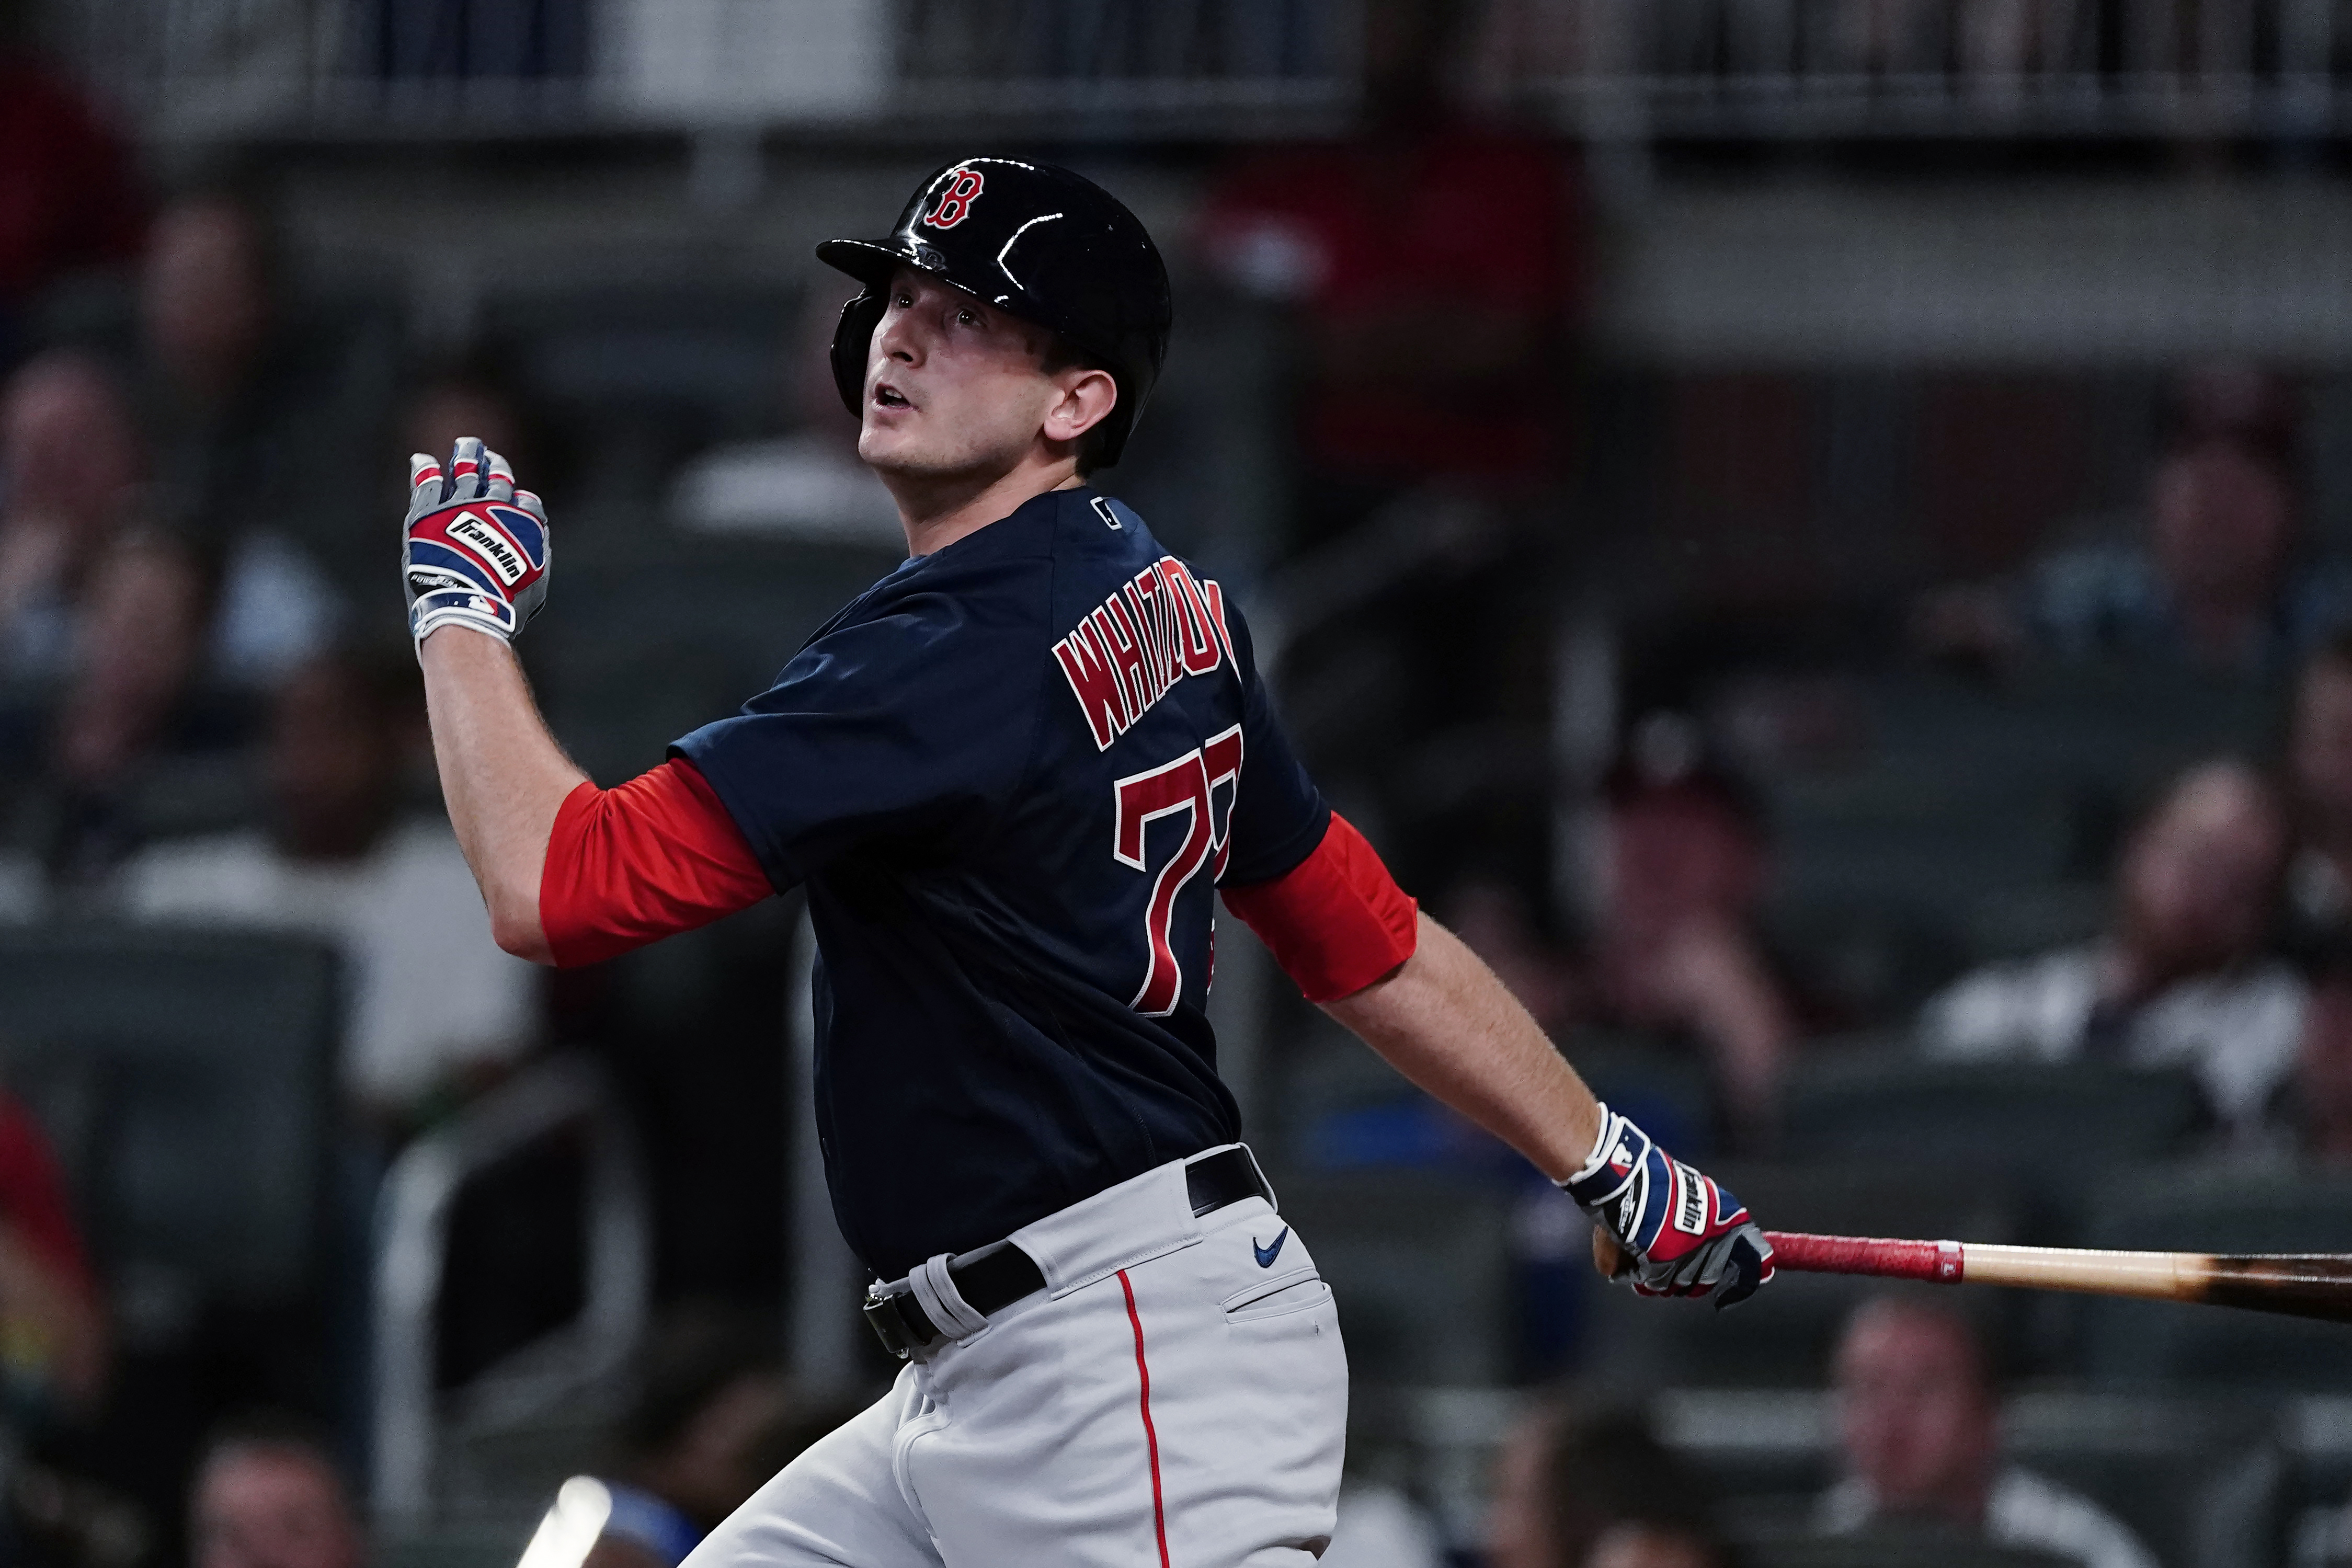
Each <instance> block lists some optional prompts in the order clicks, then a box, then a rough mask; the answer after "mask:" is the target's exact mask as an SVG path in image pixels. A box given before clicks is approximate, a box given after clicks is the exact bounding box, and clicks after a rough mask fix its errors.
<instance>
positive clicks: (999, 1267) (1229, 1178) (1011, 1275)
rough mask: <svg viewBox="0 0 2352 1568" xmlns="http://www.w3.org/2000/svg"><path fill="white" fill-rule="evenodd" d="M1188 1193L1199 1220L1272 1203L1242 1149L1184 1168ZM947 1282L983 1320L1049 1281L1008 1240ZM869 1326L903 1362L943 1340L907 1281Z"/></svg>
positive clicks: (952, 1269) (873, 1304)
mask: <svg viewBox="0 0 2352 1568" xmlns="http://www.w3.org/2000/svg"><path fill="white" fill-rule="evenodd" d="M1184 1194H1185V1196H1186V1197H1189V1198H1191V1199H1192V1214H1193V1217H1194V1218H1199V1217H1200V1216H1202V1215H1203V1214H1207V1213H1209V1212H1210V1211H1211V1210H1213V1209H1219V1208H1223V1207H1225V1205H1227V1204H1229V1203H1239V1202H1240V1201H1241V1200H1242V1199H1244V1198H1245V1197H1262V1198H1264V1199H1265V1200H1266V1201H1267V1202H1268V1203H1272V1202H1273V1201H1274V1194H1273V1192H1272V1191H1271V1190H1270V1189H1269V1188H1268V1187H1267V1186H1266V1185H1265V1177H1263V1176H1259V1175H1258V1172H1257V1161H1255V1160H1254V1159H1252V1158H1251V1157H1250V1152H1249V1151H1248V1150H1247V1149H1245V1148H1240V1147H1235V1148H1230V1149H1223V1150H1220V1151H1219V1152H1218V1153H1216V1154H1213V1155H1207V1156H1205V1157H1204V1158H1202V1159H1197V1160H1194V1161H1193V1162H1192V1164H1191V1165H1188V1166H1185V1167H1184ZM948 1278H949V1279H950V1280H952V1281H955V1288H956V1294H958V1295H960V1296H961V1297H962V1298H963V1300H964V1304H965V1305H966V1306H968V1307H970V1308H971V1310H972V1311H973V1312H978V1313H979V1314H980V1315H981V1316H982V1317H989V1316H992V1315H993V1314H994V1313H997V1312H1003V1310H1004V1309H1005V1308H1007V1307H1009V1306H1011V1305H1012V1304H1013V1302H1015V1301H1020V1300H1021V1299H1022V1298H1023V1297H1024V1296H1034V1295H1035V1294H1036V1293H1037V1292H1038V1291H1042V1290H1044V1289H1045V1273H1044V1272H1043V1271H1042V1270H1039V1269H1038V1267H1037V1262H1036V1260H1035V1259H1034V1258H1032V1257H1030V1256H1029V1254H1027V1253H1026V1252H1024V1251H1023V1250H1021V1249H1020V1248H1018V1247H1015V1246H1014V1245H1013V1243H1012V1242H1010V1241H996V1242H992V1243H990V1244H989V1245H988V1246H986V1247H983V1248H982V1249H980V1250H978V1251H976V1252H967V1253H965V1254H964V1255H963V1256H961V1258H957V1259H954V1260H951V1261H950V1263H949V1264H948ZM866 1322H867V1323H868V1324H870V1325H871V1326H872V1328H873V1330H874V1333H875V1334H876V1335H877V1337H878V1338H879V1339H880V1340H881V1341H882V1348H883V1349H885V1350H887V1351H888V1352H889V1353H890V1354H892V1355H895V1356H897V1357H898V1359H899V1360H900V1361H904V1360H906V1359H907V1354H908V1352H909V1351H912V1350H917V1349H919V1348H920V1347H922V1346H924V1345H927V1344H929V1343H931V1342H932V1341H933V1340H935V1339H937V1338H939V1337H940V1331H939V1326H938V1325H937V1324H935V1323H933V1322H931V1319H930V1314H929V1313H928V1312H924V1311H923V1303H922V1301H920V1300H919V1299H918V1298H917V1297H916V1295H915V1292H914V1291H913V1290H912V1289H911V1288H910V1287H908V1285H907V1284H906V1283H905V1282H904V1281H900V1282H899V1283H898V1284H897V1285H895V1286H882V1285H877V1286H876V1287H875V1288H874V1289H873V1290H871V1291H867V1292H866Z"/></svg>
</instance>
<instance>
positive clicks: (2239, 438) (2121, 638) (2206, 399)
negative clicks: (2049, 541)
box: [1919, 368, 2352, 672]
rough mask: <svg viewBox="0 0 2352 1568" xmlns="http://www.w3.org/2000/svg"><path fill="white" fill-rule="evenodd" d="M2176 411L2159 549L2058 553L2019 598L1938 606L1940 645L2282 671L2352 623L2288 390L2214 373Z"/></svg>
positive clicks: (2157, 485)
mask: <svg viewBox="0 0 2352 1568" xmlns="http://www.w3.org/2000/svg"><path fill="white" fill-rule="evenodd" d="M2174 402H2175V407H2174V409H2173V411H2172V415H2171V419H2170V422H2169V423H2170V429H2169V431H2168V434H2167V440H2166V445H2165V449H2164V453H2163V455H2162V456H2161V457H2160V458H2159V459H2158V463H2157V465H2156V469H2155V472H2154V473H2153V474H2152V475H2151V476H2149V480H2148V491H2147V523H2146V528H2145V533H2144V535H2143V537H2141V538H2137V539H2135V540H2130V541H2127V542H2116V543H2103V544H2092V545H2084V546H2079V547H2076V548H2074V549H2063V550H2059V551H2056V552H2054V553H2053V554H2051V555H2049V556H2046V557H2044V558H2043V559H2042V560H2041V561H2040V562H2038V563H2036V564H2035V565H2034V566H2033V567H2032V569H2031V570H2029V571H2028V572H2027V574H2026V575H2025V577H2024V579H2023V580H2021V581H2020V582H2018V583H2016V584H2014V585H2012V586H2011V587H2009V588H2004V589H1992V590H1986V589H1963V590H1958V591H1949V592H1946V593H1941V594H1937V595H1935V596H1933V597H1931V599H1930V600H1929V601H1927V604H1926V605H1925V606H1924V608H1923V612H1922V615H1921V618H1920V627H1919V629H1920V633H1921V636H1922V638H1923V640H1924V641H1925V642H1926V643H1927V645H1928V646H1929V647H1930V648H1931V649H1932V650H1934V651H1937V652H1939V653H1950V654H1957V655H1960V656H1965V657H1975V658H1990V659H1992V660H1994V661H1996V662H2006V661H2007V660H2009V659H2011V658H2013V657H2015V656H2017V655H2019V654H2021V653H2031V652H2035V651H2040V652H2044V653H2054V654H2057V655H2060V656H2063V657H2083V656H2089V655H2104V656H2110V657H2122V658H2128V659H2143V660H2145V659H2157V660H2164V661H2172V662H2178V663H2185V664H2198V665H2202V666H2206V667H2209V668H2215V669H2227V670H2242V671H2253V672H2276V671H2279V670H2282V669H2284V668H2287V667H2290V666H2292V665H2293V664H2294V662H2295V661H2296V660H2297V659H2299V658H2301V657H2303V656H2304V655H2305V654H2306V653H2309V652H2310V651H2311V650H2312V649H2313V648H2314V647H2315V646H2317V645H2318V643H2321V642H2322V641H2323V640H2324V639H2326V637H2328V636H2329V635H2330V634H2332V633H2333V632H2336V631H2337V630H2338V629H2339V628H2341V627H2343V626H2344V625H2345V624H2346V623H2347V621H2352V574H2347V572H2346V570H2344V569H2343V567H2342V566H2341V564H2340V563H2335V562H2328V561H2321V560H2315V559H2310V558H2309V557H2308V556H2307V555H2306V553H2305V547H2306V541H2305V538H2304V537H2303V533H2304V529H2303V516H2302V512H2303V496H2302V493H2301V486H2300V485H2299V482H2298V480H2297V476H2296V466H2295V465H2296V441H2295V437H2296V430H2295V426H2296V422H2297V410H2296V408H2295V406H2294V398H2293V396H2292V394H2291V392H2289V390H2288V389H2287V387H2286V386H2285V384H2284V382H2280V381H2279V380H2278V379H2277V378H2275V377H2272V376H2267V375H2264V374H2263V373H2261V372H2259V371H2248V370H2242V369H2237V368H2216V369H2209V370H2207V371H2200V372H2198V373H2196V374H2194V375H2191V376H2189V377H2186V378H2184V379H2183V381H2182V382H2181V384H2180V386H2179V388H2178V389H2176V392H2175V398H2174Z"/></svg>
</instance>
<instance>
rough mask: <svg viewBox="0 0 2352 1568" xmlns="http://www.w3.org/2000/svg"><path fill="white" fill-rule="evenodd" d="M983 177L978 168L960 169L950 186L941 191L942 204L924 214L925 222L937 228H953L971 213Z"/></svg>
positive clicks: (951, 180) (950, 181)
mask: <svg viewBox="0 0 2352 1568" xmlns="http://www.w3.org/2000/svg"><path fill="white" fill-rule="evenodd" d="M980 186H981V178H980V171H979V170H977V169H959V170H957V171H956V172H955V175H954V177H953V178H952V179H950V180H949V181H948V188H947V189H946V190H945V191H942V192H941V193H940V204H939V205H938V206H936V207H933V208H932V209H931V210H930V211H929V212H928V213H926V214H923V222H925V223H927V224H929V225H930V226H931V227H933V228H935V229H951V228H953V227H955V226H956V225H958V224H960V223H961V222H963V220H964V219H965V218H966V217H968V216H970V215H971V204H972V200H973V198H974V197H976V196H978V195H979V194H980Z"/></svg>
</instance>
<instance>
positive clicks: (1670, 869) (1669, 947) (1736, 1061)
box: [1592, 715, 1798, 1139]
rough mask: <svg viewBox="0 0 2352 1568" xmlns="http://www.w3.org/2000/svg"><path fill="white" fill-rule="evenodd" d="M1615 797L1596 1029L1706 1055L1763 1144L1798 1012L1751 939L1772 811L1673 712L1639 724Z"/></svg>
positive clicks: (1595, 984) (1596, 958)
mask: <svg viewBox="0 0 2352 1568" xmlns="http://www.w3.org/2000/svg"><path fill="white" fill-rule="evenodd" d="M1608 793H1609V811H1608V852H1607V863H1606V869H1605V872H1604V879H1605V880H1604V883H1603V888H1602V900H1601V924H1600V928H1599V930H1598V931H1597V933H1596V934H1595V940H1594V943H1593V950H1592V992H1593V998H1594V1001H1595V1004H1596V1010H1595V1013H1594V1021H1596V1022H1598V1023H1600V1024H1601V1025H1602V1026H1603V1027H1607V1028H1611V1029H1613V1030H1631V1031H1634V1032H1636V1033H1639V1034H1643V1035H1649V1036H1654V1037H1660V1038H1663V1039H1665V1040H1675V1041H1686V1042H1690V1043H1692V1044H1696V1046H1697V1047H1698V1048H1699V1049H1700V1050H1701V1051H1704V1052H1705V1054H1706V1060H1707V1062H1708V1066H1709V1068H1710V1070H1711V1071H1712V1073H1713V1075H1714V1078H1715V1082H1716V1089H1717V1098H1718V1100H1719V1102H1720V1103H1721V1105H1722V1108H1723V1112H1724V1114H1725V1119H1726V1121H1727V1124H1728V1130H1729V1131H1730V1132H1731V1133H1732V1134H1734V1135H1735V1136H1736V1137H1738V1136H1745V1137H1748V1138H1750V1139H1753V1138H1754V1137H1756V1136H1759V1135H1760V1134H1761V1130H1762V1129H1763V1128H1765V1127H1766V1126H1768V1125H1769V1123H1770V1120H1771V1116H1772V1111H1773V1106H1774V1103H1775V1101H1776V1099H1777V1097H1778V1094H1779V1091H1780V1075H1781V1072H1782V1071H1783V1069H1784V1068H1785V1066H1786V1064H1787V1061H1788V1055H1789V1051H1790V1047H1791V1046H1792V1044H1793V1043H1794V1041H1795V1040H1796V1037H1797V1021H1796V1020H1797V1011H1798V1009H1797V1006H1796V1003H1795V1001H1794V1000H1793V998H1791V997H1790V994H1789V990H1788V988H1786V986H1785V985H1784V984H1783V982H1782V981H1781V979H1780V977H1778V976H1777V975H1776V974H1775V972H1774V969H1773V967H1772V965H1771V963H1770V961H1769V959H1768V957H1767V956H1766V955H1765V953H1764V951H1763V948H1762V946H1761V945H1760V944H1759V941H1758V940H1757V937H1756V936H1755V931H1754V919H1755V914H1756V906H1757V904H1758V901H1759V899H1760V898H1761V897H1762V895H1763V892H1764V884H1765V876H1766V873H1767V871H1768V869H1769V844H1768V841H1767V839H1766V834H1765V826H1764V818H1763V813H1762V810H1761V808H1760V807H1759V805H1758V803H1757V802H1756V800H1754V799H1753V797H1752V796H1750V795H1749V793H1748V791H1747V790H1746V789H1743V788H1741V787H1740V785H1739V784H1738V781H1737V780H1735V779H1732V778H1731V777H1730V776H1729V775H1727V774H1726V773H1724V772H1721V771H1720V770H1718V769H1717V768H1713V767H1712V766H1710V765H1708V764H1707V763H1706V761H1705V759H1704V758H1703V757H1702V756H1701V754H1700V750H1699V743H1698V740H1697V738H1696V734H1695V732H1694V731H1693V730H1692V728H1691V727H1690V726H1689V725H1688V724H1687V723H1686V722H1685V721H1683V720H1680V719H1678V718H1674V717H1671V716H1664V715H1660V716H1653V717H1652V718H1650V719H1648V720H1645V721H1644V722H1643V724H1642V725H1640V726H1638V727H1636V729H1635V732H1634V737H1633V743H1632V745H1631V746H1630V747H1629V748H1628V752H1627V757H1626V759H1625V760H1624V762H1622V764H1621V765H1620V766H1619V768H1617V770H1616V771H1615V773H1614V774H1612V778H1611V780H1610V784H1609V790H1608Z"/></svg>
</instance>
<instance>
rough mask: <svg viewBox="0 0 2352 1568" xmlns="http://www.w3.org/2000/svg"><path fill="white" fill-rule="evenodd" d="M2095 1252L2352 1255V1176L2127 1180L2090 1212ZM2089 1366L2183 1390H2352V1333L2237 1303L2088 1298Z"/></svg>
mask: <svg viewBox="0 0 2352 1568" xmlns="http://www.w3.org/2000/svg"><path fill="white" fill-rule="evenodd" d="M2082 1241H2083V1244H2084V1246H2086V1247H2120V1248H2131V1249H2150V1250H2162V1251H2180V1250H2187V1251H2210V1252H2352V1176H2342V1175H2335V1176H2324V1177H2323V1176H2294V1175H2292V1174H2288V1173H2284V1172H2272V1173H2258V1172H2248V1171H2244V1170H2232V1169H2211V1170H2203V1171H2194V1172H2189V1173H2185V1174H2182V1173H2172V1172H2160V1171H2159V1172H2147V1173H2140V1174H2133V1175H2126V1176H2119V1177H2117V1178H2116V1179H2115V1180H2113V1181H2111V1182H2110V1183H2108V1184H2107V1185H2106V1186H2104V1187H2102V1188H2101V1189H2100V1190H2099V1191H2098V1192H2097V1193H2096V1195H2095V1197H2094V1198H2093V1199H2092V1201H2091V1204H2090V1206H2089V1218H2088V1222H2087V1223H2086V1224H2085V1226H2084V1229H2083V1232H2082ZM2076 1323H2077V1326H2078V1331H2079V1334H2078V1341H2077V1343H2078V1346H2079V1351H2080V1354H2081V1357H2082V1365H2083V1370H2084V1372H2085V1373H2086V1374H2087V1375H2089V1376H2090V1377H2091V1378H2092V1379H2093V1380H2094V1381H2095V1382H2097V1383H2098V1384H2100V1385H2105V1386H2107V1387H2114V1388H2129V1387H2139V1386H2145V1385H2157V1384H2162V1383H2168V1382H2173V1383H2180V1384H2189V1385H2205V1386H2209V1387H2214V1388H2229V1389H2246V1390H2271V1391H2275V1392H2277V1393H2281V1394H2285V1393H2295V1394H2339V1395H2340V1394H2352V1332H2347V1329H2346V1328H2345V1327H2344V1325H2342V1324H2340V1323H2322V1322H2308V1321H2306V1320H2305V1319H2301V1318H2290V1317H2278V1316H2273V1315H2272V1314H2270V1313H2267V1312H2243V1311H2240V1310H2237V1309H2234V1308H2228V1307H2205V1306H2182V1305H2178V1304H2175V1303H2173V1302H2168V1301H2125V1300H2121V1299H2115V1298H2107V1297H2096V1296H2086V1297H2084V1298H2082V1299H2081V1300H2080V1301H2079V1302H2078V1303H2077V1312H2076Z"/></svg>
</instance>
